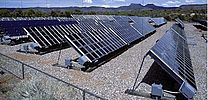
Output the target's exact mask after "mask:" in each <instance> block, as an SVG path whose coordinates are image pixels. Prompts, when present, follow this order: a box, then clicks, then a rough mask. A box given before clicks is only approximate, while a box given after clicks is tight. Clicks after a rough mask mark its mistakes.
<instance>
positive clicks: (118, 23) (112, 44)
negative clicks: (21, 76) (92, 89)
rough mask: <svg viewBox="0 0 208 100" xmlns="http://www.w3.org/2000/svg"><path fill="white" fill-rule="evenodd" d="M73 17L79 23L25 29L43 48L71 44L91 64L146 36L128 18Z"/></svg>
mask: <svg viewBox="0 0 208 100" xmlns="http://www.w3.org/2000/svg"><path fill="white" fill-rule="evenodd" d="M73 18H74V19H75V20H76V21H77V23H75V24H74V23H72V24H61V25H48V26H47V25H46V26H35V27H28V28H24V30H25V31H26V32H27V33H28V35H29V36H30V37H31V38H32V39H33V41H34V42H35V43H37V44H38V46H39V47H40V48H48V47H50V46H53V45H57V44H63V43H66V42H67V43H69V45H70V46H72V47H73V48H74V49H75V50H76V51H77V52H78V53H79V54H80V55H81V57H80V58H83V59H84V60H85V61H86V62H90V63H92V62H97V61H98V60H100V58H102V57H104V56H106V55H108V54H111V53H112V52H115V51H117V50H119V49H121V48H122V47H124V46H127V45H129V44H131V43H132V42H134V41H136V40H138V39H141V38H142V37H143V36H144V35H142V33H140V32H139V31H138V30H137V29H136V28H134V27H133V26H132V25H131V24H132V22H133V21H132V20H131V19H130V18H129V17H127V16H106V15H84V16H83V15H73ZM133 23H136V21H135V22H133ZM140 23H142V22H140ZM144 25H146V24H144ZM153 28H154V27H153ZM144 30H145V29H144ZM147 30H148V29H147ZM146 32H152V31H146Z"/></svg>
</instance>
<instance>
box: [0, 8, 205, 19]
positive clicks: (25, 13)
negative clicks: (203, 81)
mask: <svg viewBox="0 0 208 100" xmlns="http://www.w3.org/2000/svg"><path fill="white" fill-rule="evenodd" d="M72 14H75V15H80V14H84V15H96V14H99V15H125V16H143V17H165V18H166V19H167V20H169V21H171V20H174V19H176V18H180V19H182V20H185V21H192V20H194V19H203V20H207V11H206V9H204V10H192V9H190V10H182V9H177V10H138V11H117V12H94V11H89V12H83V11H81V10H79V9H76V10H65V11H59V10H49V11H40V10H36V9H26V10H22V9H15V10H13V11H12V10H8V9H0V17H71V15H72Z"/></svg>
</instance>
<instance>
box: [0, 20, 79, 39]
mask: <svg viewBox="0 0 208 100" xmlns="http://www.w3.org/2000/svg"><path fill="white" fill-rule="evenodd" d="M74 23H76V21H58V20H17V21H0V27H2V28H3V29H4V34H6V35H7V36H10V37H12V36H21V35H26V33H25V32H24V31H23V27H24V28H26V27H36V26H49V25H60V24H74Z"/></svg>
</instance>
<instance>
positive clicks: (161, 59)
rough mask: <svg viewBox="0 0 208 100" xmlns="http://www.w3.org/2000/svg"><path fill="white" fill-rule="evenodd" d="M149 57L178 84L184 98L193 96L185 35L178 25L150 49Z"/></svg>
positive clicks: (191, 74) (191, 71)
mask: <svg viewBox="0 0 208 100" xmlns="http://www.w3.org/2000/svg"><path fill="white" fill-rule="evenodd" d="M149 55H150V56H151V57H152V58H153V59H155V61H156V62H157V63H158V64H159V65H160V66H161V67H162V69H164V70H165V71H166V72H167V73H168V74H170V75H171V76H172V77H173V78H174V79H175V80H176V81H177V82H178V84H180V86H181V87H180V89H179V91H180V92H181V93H182V94H183V95H184V96H185V97H186V98H189V99H190V98H192V97H193V96H194V95H195V93H196V89H197V87H196V82H195V78H194V72H193V67H192V64H191V59H190V52H189V48H188V44H187V40H186V35H185V32H184V30H183V29H182V28H181V27H179V25H178V24H174V25H173V26H172V28H171V29H170V30H168V31H167V32H166V34H165V35H164V36H163V37H162V38H161V39H160V40H159V41H158V42H157V43H156V44H155V45H154V47H152V48H151V50H150V51H149Z"/></svg>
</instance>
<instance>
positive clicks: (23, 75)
mask: <svg viewBox="0 0 208 100" xmlns="http://www.w3.org/2000/svg"><path fill="white" fill-rule="evenodd" d="M22 79H25V66H24V64H23V63H22Z"/></svg>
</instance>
